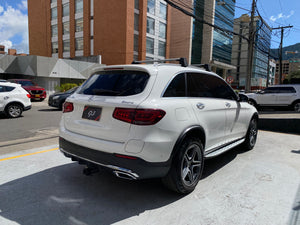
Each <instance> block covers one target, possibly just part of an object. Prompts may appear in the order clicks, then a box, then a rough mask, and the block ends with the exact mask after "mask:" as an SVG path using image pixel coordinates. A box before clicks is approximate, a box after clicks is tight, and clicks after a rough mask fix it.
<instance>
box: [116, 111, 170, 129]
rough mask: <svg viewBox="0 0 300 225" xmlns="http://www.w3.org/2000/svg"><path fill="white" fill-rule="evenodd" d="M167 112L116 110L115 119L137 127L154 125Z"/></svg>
mask: <svg viewBox="0 0 300 225" xmlns="http://www.w3.org/2000/svg"><path fill="white" fill-rule="evenodd" d="M165 115H166V112H165V111H163V110H161V109H127V108H116V109H115V111H114V113H113V118H115V119H117V120H121V121H124V122H127V123H132V124H136V125H153V124H156V123H157V122H158V121H160V120H161V119H162V118H163V117H164V116H165Z"/></svg>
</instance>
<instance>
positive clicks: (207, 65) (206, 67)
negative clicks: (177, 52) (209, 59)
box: [191, 64, 211, 71]
mask: <svg viewBox="0 0 300 225" xmlns="http://www.w3.org/2000/svg"><path fill="white" fill-rule="evenodd" d="M191 66H196V67H202V68H204V69H205V70H206V71H211V67H210V65H209V64H191Z"/></svg>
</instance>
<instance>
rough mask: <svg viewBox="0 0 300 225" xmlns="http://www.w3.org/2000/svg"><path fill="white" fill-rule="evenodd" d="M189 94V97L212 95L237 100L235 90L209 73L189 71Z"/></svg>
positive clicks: (212, 96)
mask: <svg viewBox="0 0 300 225" xmlns="http://www.w3.org/2000/svg"><path fill="white" fill-rule="evenodd" d="M187 81H188V96H189V97H211V98H223V99H232V100H236V99H237V96H236V94H235V93H234V91H233V90H232V89H231V88H230V87H229V86H228V85H227V84H226V82H225V81H223V80H222V79H221V78H218V77H216V76H213V75H209V74H201V73H189V74H188V75H187Z"/></svg>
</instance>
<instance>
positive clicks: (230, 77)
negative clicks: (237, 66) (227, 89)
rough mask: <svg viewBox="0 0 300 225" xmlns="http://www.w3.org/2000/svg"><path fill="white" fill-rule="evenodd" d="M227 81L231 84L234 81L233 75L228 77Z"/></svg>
mask: <svg viewBox="0 0 300 225" xmlns="http://www.w3.org/2000/svg"><path fill="white" fill-rule="evenodd" d="M226 81H227V83H229V84H231V83H232V82H233V77H232V76H228V77H226Z"/></svg>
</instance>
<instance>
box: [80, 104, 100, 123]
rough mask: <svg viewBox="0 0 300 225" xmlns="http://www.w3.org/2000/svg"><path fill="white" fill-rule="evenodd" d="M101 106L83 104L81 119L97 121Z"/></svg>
mask: <svg viewBox="0 0 300 225" xmlns="http://www.w3.org/2000/svg"><path fill="white" fill-rule="evenodd" d="M101 111H102V108H98V107H93V106H85V107H84V109H83V113H82V118H83V119H88V120H94V121H99V120H100V117H101Z"/></svg>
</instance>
